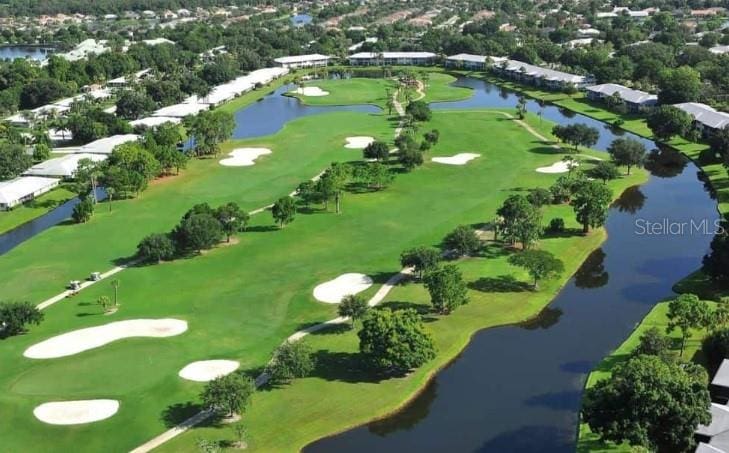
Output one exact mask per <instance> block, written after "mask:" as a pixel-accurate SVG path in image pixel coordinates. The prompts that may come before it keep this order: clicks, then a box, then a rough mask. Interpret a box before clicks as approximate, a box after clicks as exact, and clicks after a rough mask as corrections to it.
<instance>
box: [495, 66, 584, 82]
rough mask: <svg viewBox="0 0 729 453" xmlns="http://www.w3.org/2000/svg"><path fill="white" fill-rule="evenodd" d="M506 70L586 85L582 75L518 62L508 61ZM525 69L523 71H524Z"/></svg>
mask: <svg viewBox="0 0 729 453" xmlns="http://www.w3.org/2000/svg"><path fill="white" fill-rule="evenodd" d="M504 63H505V64H506V70H507V71H511V72H524V73H525V74H527V75H530V76H532V77H536V78H540V79H545V80H554V81H560V82H567V83H576V84H579V83H584V82H585V77H584V76H581V75H575V74H570V73H568V72H562V71H556V70H554V69H547V68H542V67H539V66H535V65H531V64H529V63H524V62H521V61H518V60H506V61H504ZM522 68H523V69H522Z"/></svg>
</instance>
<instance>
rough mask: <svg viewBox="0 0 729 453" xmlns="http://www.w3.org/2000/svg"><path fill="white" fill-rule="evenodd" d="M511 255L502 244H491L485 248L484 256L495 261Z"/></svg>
mask: <svg viewBox="0 0 729 453" xmlns="http://www.w3.org/2000/svg"><path fill="white" fill-rule="evenodd" d="M508 254H509V250H508V249H507V248H506V247H504V246H503V244H501V243H497V242H491V243H489V244H486V246H485V247H484V248H483V252H482V256H483V257H484V258H488V259H493V258H500V257H502V256H506V255H508Z"/></svg>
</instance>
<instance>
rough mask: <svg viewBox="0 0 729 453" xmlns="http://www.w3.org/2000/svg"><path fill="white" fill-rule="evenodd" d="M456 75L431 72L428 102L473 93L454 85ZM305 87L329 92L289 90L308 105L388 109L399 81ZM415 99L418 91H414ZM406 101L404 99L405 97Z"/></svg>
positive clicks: (316, 82) (330, 82) (363, 80)
mask: <svg viewBox="0 0 729 453" xmlns="http://www.w3.org/2000/svg"><path fill="white" fill-rule="evenodd" d="M455 80H456V79H455V77H453V76H451V75H448V74H443V73H440V72H434V73H430V78H429V80H428V86H427V87H426V89H425V98H423V100H424V101H426V102H439V101H457V100H461V99H467V98H468V97H469V96H471V95H472V94H473V93H472V92H471V90H470V89H468V88H464V87H453V86H450V84H451V83H453V82H454V81H455ZM305 85H306V86H312V87H314V86H315V87H319V88H321V89H322V90H324V91H328V92H329V94H328V95H327V96H303V95H299V94H296V93H293V92H292V93H289V94H290V95H291V96H294V97H297V98H299V99H300V100H301V101H302V102H304V103H305V104H309V105H349V104H374V105H377V106H379V107H381V108H383V109H384V108H385V106H386V104H387V95H386V93H387V92H388V90H389V92H390V93H394V92H395V90H396V89H397V82H396V81H395V80H393V79H371V78H351V79H343V80H311V81H309V82H306V84H305ZM412 94H413V99H416V98H417V96H418V94H417V93H416V92H415V91H414V90H412ZM403 101H404V99H403Z"/></svg>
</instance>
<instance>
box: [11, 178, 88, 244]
mask: <svg viewBox="0 0 729 453" xmlns="http://www.w3.org/2000/svg"><path fill="white" fill-rule="evenodd" d="M75 196H76V194H75V193H74V192H72V191H71V190H69V188H68V187H67V186H64V185H61V186H60V187H58V188H56V189H54V190H52V191H50V192H48V193H45V194H43V195H41V196H40V197H38V198H36V199H35V200H32V201H30V202H28V203H25V204H22V205H20V206H17V207H15V208H13V209H12V210H10V211H0V234H2V233H6V232H8V231H10V230H12V229H13V228H17V227H19V226H20V225H22V224H24V223H27V222H30V221H31V220H33V219H36V218H38V217H40V216H42V215H44V214H47V213H48V212H50V211H52V210H53V209H55V208H56V207H58V206H60V205H62V204H63V203H65V202H67V201H68V200H70V199H72V198H74V197H75Z"/></svg>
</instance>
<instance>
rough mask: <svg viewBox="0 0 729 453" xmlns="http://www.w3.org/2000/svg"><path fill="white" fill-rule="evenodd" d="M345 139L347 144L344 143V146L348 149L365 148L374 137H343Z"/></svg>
mask: <svg viewBox="0 0 729 453" xmlns="http://www.w3.org/2000/svg"><path fill="white" fill-rule="evenodd" d="M345 140H346V141H347V144H346V145H344V147H345V148H349V149H365V148H367V145H369V144H370V143H372V142H374V141H375V138H374V137H367V136H362V137H347V138H345Z"/></svg>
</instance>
